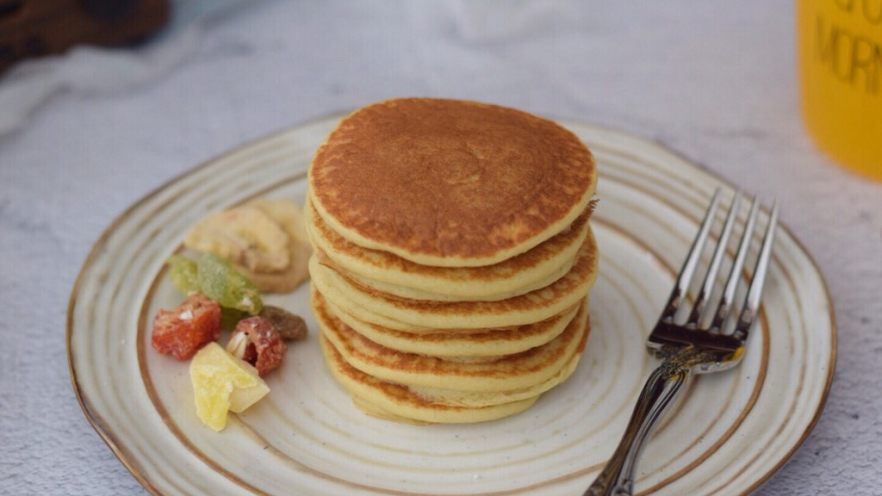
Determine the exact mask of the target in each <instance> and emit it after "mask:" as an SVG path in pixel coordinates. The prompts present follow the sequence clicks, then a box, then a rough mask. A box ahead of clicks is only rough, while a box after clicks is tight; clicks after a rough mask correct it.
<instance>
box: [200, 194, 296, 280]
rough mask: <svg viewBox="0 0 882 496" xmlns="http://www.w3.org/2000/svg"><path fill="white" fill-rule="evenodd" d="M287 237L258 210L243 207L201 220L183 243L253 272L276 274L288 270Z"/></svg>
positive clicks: (267, 216)
mask: <svg viewBox="0 0 882 496" xmlns="http://www.w3.org/2000/svg"><path fill="white" fill-rule="evenodd" d="M288 241H289V239H288V234H287V233H286V232H285V230H284V229H283V228H282V226H280V225H279V223H278V222H276V221H275V220H274V219H273V218H271V217H270V216H269V215H267V214H266V212H264V211H262V210H261V209H259V208H256V207H254V206H251V205H242V206H239V207H235V208H231V209H229V210H225V211H223V212H219V213H216V214H214V215H211V216H209V217H206V218H204V219H202V220H201V221H199V222H198V223H197V224H196V225H195V226H193V229H191V230H190V232H189V233H188V234H187V238H186V240H185V241H184V244H185V245H186V246H188V247H190V248H193V249H195V250H199V251H206V252H210V253H214V254H216V255H218V256H220V257H222V258H224V259H226V260H229V261H230V262H232V263H234V264H236V265H239V266H242V267H244V268H246V269H248V270H249V271H254V272H275V271H281V270H285V269H286V268H288V266H289V265H290V258H289V257H290V254H289V250H288Z"/></svg>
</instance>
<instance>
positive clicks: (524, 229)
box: [309, 98, 597, 267]
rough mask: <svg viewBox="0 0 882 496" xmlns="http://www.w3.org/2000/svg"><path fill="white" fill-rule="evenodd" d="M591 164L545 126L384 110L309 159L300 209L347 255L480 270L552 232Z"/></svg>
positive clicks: (342, 131)
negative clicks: (309, 207)
mask: <svg viewBox="0 0 882 496" xmlns="http://www.w3.org/2000/svg"><path fill="white" fill-rule="evenodd" d="M596 179H597V174H596V166H595V163H594V159H593V157H592V156H591V153H590V152H589V151H588V149H587V148H586V147H585V145H584V144H583V143H582V142H581V141H580V140H579V138H578V137H576V135H574V134H573V133H571V132H570V131H568V130H566V129H564V128H563V127H561V126H559V125H557V124H555V123H554V122H552V121H549V120H547V119H542V118H540V117H536V116H534V115H531V114H528V113H526V112H522V111H519V110H515V109H510V108H505V107H500V106H496V105H488V104H482V103H477V102H467V101H458V100H442V99H428V98H405V99H394V100H387V101H384V102H380V103H376V104H373V105H369V106H367V107H364V108H361V109H359V110H357V111H355V112H353V113H352V114H350V115H349V116H347V117H345V118H344V119H343V120H342V121H341V122H340V124H339V125H338V127H337V128H336V129H335V130H334V131H333V132H331V134H330V135H329V136H328V138H327V140H326V141H325V143H324V144H323V145H322V146H321V147H320V148H319V149H318V151H317V152H316V155H315V157H314V159H313V161H312V165H311V167H310V170H309V198H310V200H311V201H312V203H313V205H314V206H315V208H316V211H317V212H318V213H319V215H320V216H321V218H322V219H323V220H324V221H325V222H326V223H327V224H328V226H330V228H331V229H332V230H334V231H335V232H337V233H338V234H340V236H342V237H344V238H345V239H347V240H349V241H350V242H352V243H354V244H357V245H359V246H362V247H365V248H369V249H374V250H382V251H387V252H391V253H394V254H395V255H398V256H400V257H401V258H404V259H406V260H410V261H412V262H415V263H418V264H421V265H430V266H439V267H476V266H484V265H491V264H495V263H498V262H501V261H503V260H506V259H508V258H511V257H514V256H516V255H519V254H521V253H524V252H526V251H527V250H529V249H531V248H533V247H535V246H537V245H539V244H540V243H542V242H543V241H545V240H547V239H549V238H551V237H552V236H554V235H555V234H557V233H559V232H561V231H563V230H564V229H565V228H566V227H567V226H569V225H570V224H572V223H573V222H574V221H575V220H576V218H577V217H579V215H581V214H582V213H583V212H584V211H585V209H586V208H587V206H588V202H589V201H590V200H591V197H592V195H593V194H594V190H595V187H596Z"/></svg>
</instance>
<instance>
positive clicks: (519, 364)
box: [312, 299, 586, 394]
mask: <svg viewBox="0 0 882 496" xmlns="http://www.w3.org/2000/svg"><path fill="white" fill-rule="evenodd" d="M312 303H313V307H312V308H313V312H314V313H315V315H316V318H317V320H318V323H319V327H320V329H321V332H322V334H323V335H324V336H325V337H326V338H327V339H328V341H329V342H330V343H331V344H333V346H334V348H336V349H337V351H338V352H339V353H340V355H342V356H343V358H344V360H346V362H347V363H348V364H349V365H352V366H353V367H355V368H357V369H359V370H361V371H362V372H365V373H366V374H369V375H372V376H374V377H376V378H378V379H382V380H385V381H389V382H394V383H396V384H403V385H406V386H425V387H429V388H436V389H449V390H455V391H480V392H487V393H491V392H494V391H506V390H515V389H524V388H529V387H531V386H535V385H537V384H541V383H544V382H546V381H547V380H549V379H550V378H552V377H554V376H555V375H557V373H558V372H559V371H560V369H561V368H563V366H564V365H565V364H566V363H567V362H569V361H570V359H571V358H572V357H573V355H574V354H575V353H576V352H577V350H578V349H579V347H580V344H581V342H582V337H583V335H584V334H585V332H586V326H585V315H586V312H585V305H584V304H583V305H581V307H580V311H579V313H578V315H577V316H576V318H574V319H573V320H572V321H571V322H570V324H569V325H568V326H567V328H566V329H565V330H564V332H563V333H561V334H560V335H559V336H558V337H556V338H555V339H553V340H552V341H551V342H549V343H546V344H545V345H542V346H539V347H536V348H533V349H530V350H528V351H524V352H521V353H517V354H513V355H504V356H499V357H498V358H497V359H496V360H493V361H482V362H477V363H463V362H458V361H450V360H445V359H442V358H438V357H432V356H426V355H420V354H415V353H404V352H401V351H397V350H392V349H390V348H386V347H384V346H381V345H379V344H377V343H374V342H373V341H371V340H369V339H367V338H366V337H364V336H362V335H360V334H358V333H357V332H355V331H354V330H353V329H352V328H351V327H349V326H347V325H346V324H345V323H343V322H342V321H341V320H340V319H338V318H336V317H335V316H333V315H332V314H331V313H330V312H328V310H327V308H326V307H323V306H322V304H321V300H319V299H314V300H313V302H312ZM537 394H538V393H537Z"/></svg>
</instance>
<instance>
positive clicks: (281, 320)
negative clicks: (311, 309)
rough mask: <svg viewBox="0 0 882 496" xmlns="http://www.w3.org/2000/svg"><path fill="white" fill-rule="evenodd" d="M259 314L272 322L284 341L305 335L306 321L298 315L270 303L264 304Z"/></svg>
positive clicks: (298, 338)
mask: <svg viewBox="0 0 882 496" xmlns="http://www.w3.org/2000/svg"><path fill="white" fill-rule="evenodd" d="M259 315H260V316H261V317H263V318H265V319H267V320H269V321H270V322H272V324H273V326H275V328H276V331H278V332H279V334H280V335H281V336H282V339H284V340H285V341H299V340H301V339H304V338H305V337H306V333H307V329H306V321H305V320H303V317H301V316H299V315H295V314H293V313H291V312H289V311H287V310H285V309H284V308H279V307H276V306H272V305H264V306H263V310H261V311H260V314H259Z"/></svg>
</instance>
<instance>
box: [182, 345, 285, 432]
mask: <svg viewBox="0 0 882 496" xmlns="http://www.w3.org/2000/svg"><path fill="white" fill-rule="evenodd" d="M190 381H191V382H192V384H193V392H194V394H195V400H196V415H197V416H198V417H199V420H201V421H202V423H203V424H205V425H206V426H208V427H210V428H211V429H213V430H215V431H221V430H223V428H224V427H226V425H227V412H228V411H232V412H235V413H241V412H243V411H245V410H246V409H248V407H250V406H251V405H253V404H255V403H257V401H258V400H260V399H261V398H263V397H264V396H266V394H267V393H269V387H268V386H267V385H266V383H265V382H264V381H263V379H261V378H260V376H259V375H258V373H257V369H255V368H254V367H252V366H251V365H250V364H248V363H247V362H245V361H243V360H240V359H238V358H236V357H234V356H233V355H231V354H230V353H229V352H227V351H226V350H224V349H223V348H222V347H221V346H220V345H219V344H217V343H214V342H213V343H209V344H207V345H206V346H205V347H203V348H202V349H201V350H199V352H198V353H196V356H194V357H193V361H191V362H190Z"/></svg>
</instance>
